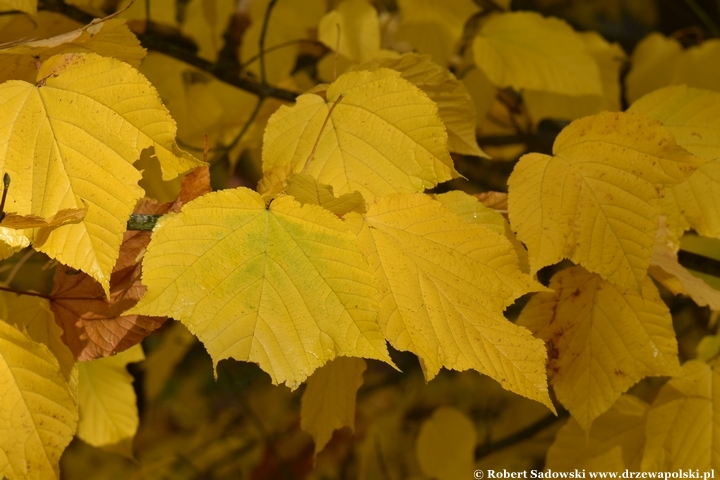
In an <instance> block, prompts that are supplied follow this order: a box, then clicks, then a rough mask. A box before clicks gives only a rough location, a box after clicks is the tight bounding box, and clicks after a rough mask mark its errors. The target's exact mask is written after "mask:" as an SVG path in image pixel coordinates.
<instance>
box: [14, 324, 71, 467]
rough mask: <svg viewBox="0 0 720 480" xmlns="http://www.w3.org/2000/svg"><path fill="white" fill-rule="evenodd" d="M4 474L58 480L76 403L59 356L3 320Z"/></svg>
mask: <svg viewBox="0 0 720 480" xmlns="http://www.w3.org/2000/svg"><path fill="white" fill-rule="evenodd" d="M0 383H2V385H3V389H2V393H0V474H2V475H5V476H6V477H7V478H29V476H30V475H32V476H33V478H59V476H60V472H59V468H58V462H59V460H60V455H61V454H62V452H63V450H65V447H67V445H68V444H69V443H70V440H72V437H73V434H74V433H75V429H76V427H77V417H78V415H77V404H76V402H75V398H74V397H73V394H72V392H71V391H70V388H69V387H68V384H67V381H66V380H65V378H64V377H63V375H62V373H61V370H60V366H59V364H58V361H57V359H56V358H55V355H53V353H52V352H51V351H50V350H49V349H48V348H47V347H46V346H45V345H43V344H41V343H38V342H35V341H33V340H32V339H31V338H30V337H29V336H28V335H27V334H25V333H23V332H21V331H20V330H18V329H17V328H16V327H14V326H12V325H10V324H9V323H7V322H5V321H4V320H0Z"/></svg>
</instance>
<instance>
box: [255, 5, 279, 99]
mask: <svg viewBox="0 0 720 480" xmlns="http://www.w3.org/2000/svg"><path fill="white" fill-rule="evenodd" d="M276 3H277V0H270V3H268V7H267V10H265V19H264V20H263V25H262V30H261V31H260V45H259V50H258V51H259V52H260V81H261V82H262V84H263V85H267V84H268V82H267V76H266V75H265V37H266V36H267V28H268V24H269V23H270V14H271V13H272V11H273V8H275V4H276Z"/></svg>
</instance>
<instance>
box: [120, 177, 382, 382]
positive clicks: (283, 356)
mask: <svg viewBox="0 0 720 480" xmlns="http://www.w3.org/2000/svg"><path fill="white" fill-rule="evenodd" d="M354 240H355V238H354V236H353V235H352V234H351V233H350V232H348V231H347V229H346V227H345V226H344V225H343V223H342V222H341V221H340V220H339V219H338V218H337V217H336V216H335V215H333V214H332V213H331V212H329V211H327V210H325V209H324V208H322V207H318V206H315V205H303V206H301V205H300V204H299V203H298V202H296V201H295V200H293V199H292V197H281V198H277V199H275V200H273V201H272V203H271V204H270V206H269V207H268V208H266V207H265V202H264V201H263V199H262V197H260V195H259V194H257V193H256V192H253V191H251V190H248V189H245V188H239V189H235V190H224V191H221V192H216V193H211V194H207V195H204V196H202V197H200V198H198V199H197V200H195V201H193V202H191V203H189V204H187V205H186V206H185V207H184V208H183V210H182V213H180V214H179V215H176V216H173V217H171V218H168V219H167V220H165V221H163V222H161V223H160V224H159V225H158V226H157V227H156V229H155V231H154V234H153V239H152V240H151V242H150V245H149V246H148V249H147V254H146V255H145V258H144V262H143V283H144V284H145V285H147V287H148V293H147V294H146V296H145V297H144V298H143V299H142V300H141V301H140V303H138V305H137V306H136V307H135V308H133V309H132V310H131V312H132V313H133V314H145V315H155V316H157V315H166V314H167V315H169V316H172V317H173V318H176V319H178V320H180V321H182V322H183V323H184V324H185V325H186V326H187V327H188V329H189V330H190V331H191V332H193V333H194V334H195V335H197V337H198V338H199V339H200V340H201V341H202V342H203V343H204V345H205V347H206V348H207V350H208V352H210V355H211V356H212V358H213V362H214V363H215V365H217V363H218V362H219V361H220V360H222V359H224V358H230V357H232V358H235V359H237V360H245V361H252V362H256V363H258V364H259V365H260V367H261V368H262V369H263V370H265V371H266V372H267V373H268V374H270V377H271V378H272V380H273V383H286V384H287V385H288V386H290V387H291V388H296V387H297V386H298V385H299V384H300V383H301V382H303V381H304V380H305V379H306V378H307V377H308V376H309V375H310V374H312V372H313V371H314V370H315V369H317V368H318V367H320V366H322V365H324V364H325V363H326V362H327V361H328V360H331V359H333V358H335V357H336V356H343V355H344V356H357V357H365V358H375V359H380V360H384V361H387V362H390V358H389V357H388V354H387V350H386V347H385V340H384V338H383V336H382V333H381V331H380V327H379V325H378V323H377V318H376V317H377V289H376V288H375V285H374V281H373V278H372V274H371V273H370V272H369V271H368V267H367V263H366V261H365V259H364V258H363V255H362V254H361V253H360V251H359V250H358V248H357V246H356V245H355V241H354ZM163 312H164V313H163Z"/></svg>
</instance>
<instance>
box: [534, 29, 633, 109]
mask: <svg viewBox="0 0 720 480" xmlns="http://www.w3.org/2000/svg"><path fill="white" fill-rule="evenodd" d="M579 35H580V37H581V38H582V40H583V41H584V42H585V44H586V45H587V50H588V52H589V53H590V54H591V55H592V56H593V57H594V58H595V61H596V62H597V65H598V68H599V69H600V80H601V82H602V87H603V91H602V94H601V95H582V96H579V97H578V96H570V95H563V94H560V93H553V92H543V91H536V90H526V91H525V92H523V102H524V103H525V105H526V106H527V109H528V113H529V114H530V116H531V117H532V118H533V120H534V121H535V122H539V121H540V120H542V119H544V118H552V119H565V120H575V119H576V118H580V117H584V116H586V115H592V114H595V113H598V112H602V111H618V110H620V107H621V105H620V93H621V92H620V68H621V67H622V66H623V64H624V63H625V61H626V55H625V51H624V50H623V49H622V47H621V46H620V45H618V44H617V43H612V44H611V43H610V42H608V41H606V40H605V39H604V38H603V37H602V36H600V35H599V34H598V33H595V32H585V33H580V34H579Z"/></svg>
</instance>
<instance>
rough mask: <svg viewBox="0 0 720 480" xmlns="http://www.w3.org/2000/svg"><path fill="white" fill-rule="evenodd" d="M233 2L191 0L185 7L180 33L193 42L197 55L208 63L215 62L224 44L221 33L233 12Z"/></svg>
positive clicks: (223, 31) (224, 0)
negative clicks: (195, 44) (196, 47)
mask: <svg viewBox="0 0 720 480" xmlns="http://www.w3.org/2000/svg"><path fill="white" fill-rule="evenodd" d="M236 3H237V2H236V1H235V0H192V1H191V2H190V3H188V4H187V6H186V7H185V23H183V27H182V32H183V33H184V34H185V35H187V36H188V37H190V38H192V39H193V40H195V43H197V45H198V47H199V49H198V53H197V55H198V56H199V57H202V58H204V59H206V60H208V61H210V62H215V61H216V60H217V56H218V52H220V49H221V48H222V47H223V45H224V44H225V42H224V40H223V33H225V30H227V28H228V23H229V22H230V19H231V16H232V14H233V12H234V11H235V4H236Z"/></svg>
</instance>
